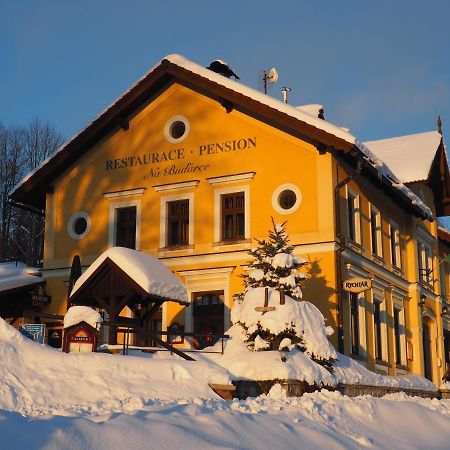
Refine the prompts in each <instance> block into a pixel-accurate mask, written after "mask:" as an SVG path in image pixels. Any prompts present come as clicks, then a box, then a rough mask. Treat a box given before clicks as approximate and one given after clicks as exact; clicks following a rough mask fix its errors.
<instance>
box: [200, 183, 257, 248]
mask: <svg viewBox="0 0 450 450" xmlns="http://www.w3.org/2000/svg"><path fill="white" fill-rule="evenodd" d="M208 181H209V180H208ZM233 192H244V221H245V224H244V225H245V237H244V239H250V186H236V187H229V188H222V189H215V190H214V242H219V241H220V240H221V239H222V236H221V226H222V220H221V201H220V197H221V195H223V194H232V193H233Z"/></svg>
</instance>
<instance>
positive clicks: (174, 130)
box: [164, 116, 190, 144]
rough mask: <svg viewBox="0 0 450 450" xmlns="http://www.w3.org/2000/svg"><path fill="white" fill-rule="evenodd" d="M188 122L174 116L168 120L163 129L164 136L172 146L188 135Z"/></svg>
mask: <svg viewBox="0 0 450 450" xmlns="http://www.w3.org/2000/svg"><path fill="white" fill-rule="evenodd" d="M189 130H190V125H189V121H188V120H187V119H186V117H184V116H174V117H172V118H171V119H169V120H168V121H167V123H166V126H165V127H164V136H165V137H166V139H167V140H168V141H169V142H171V143H172V144H176V143H178V142H181V141H183V140H184V139H186V137H187V135H188V134H189Z"/></svg>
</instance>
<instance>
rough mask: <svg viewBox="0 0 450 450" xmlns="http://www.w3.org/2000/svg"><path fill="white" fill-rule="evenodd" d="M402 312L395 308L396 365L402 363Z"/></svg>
mask: <svg viewBox="0 0 450 450" xmlns="http://www.w3.org/2000/svg"><path fill="white" fill-rule="evenodd" d="M400 312H401V311H400V310H399V309H397V308H394V338H395V362H396V364H401V363H402V350H401V334H400Z"/></svg>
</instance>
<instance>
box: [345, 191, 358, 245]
mask: <svg viewBox="0 0 450 450" xmlns="http://www.w3.org/2000/svg"><path fill="white" fill-rule="evenodd" d="M349 197H352V198H354V199H355V208H354V210H353V228H354V230H355V239H351V238H350V223H349V217H350V214H349V211H348V202H349ZM346 199H347V204H346V211H347V236H348V237H349V239H350V240H351V241H353V242H356V243H357V244H361V205H360V197H359V194H358V193H357V192H355V191H353V190H351V189H350V188H348V187H347V195H346Z"/></svg>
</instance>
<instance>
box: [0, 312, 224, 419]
mask: <svg viewBox="0 0 450 450" xmlns="http://www.w3.org/2000/svg"><path fill="white" fill-rule="evenodd" d="M228 382H229V377H228V374H227V372H226V371H225V370H223V369H221V368H220V367H213V366H212V365H210V364H207V363H204V362H195V363H192V362H191V361H183V360H179V359H177V358H175V357H172V358H171V359H165V360H164V359H161V360H159V359H158V358H151V359H147V358H139V357H133V356H113V355H109V354H101V353H89V354H86V353H61V352H60V351H59V350H55V349H52V348H50V347H47V346H44V345H40V344H37V343H35V342H33V341H31V340H29V339H27V338H26V337H24V336H22V335H21V334H20V333H19V332H18V331H17V330H16V329H15V328H13V327H12V326H10V325H8V324H7V323H6V322H5V321H4V320H3V319H0V409H5V410H7V411H16V412H20V413H21V414H23V415H31V416H35V415H40V414H57V415H68V414H72V413H90V414H102V413H105V412H107V413H109V412H113V411H131V410H137V409H140V408H142V406H143V405H145V404H146V403H148V402H152V401H154V400H158V401H175V400H177V399H186V398H187V399H193V398H216V397H217V396H216V395H215V394H214V392H213V391H212V390H211V389H210V387H209V386H208V384H209V383H217V384H227V383H228Z"/></svg>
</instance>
